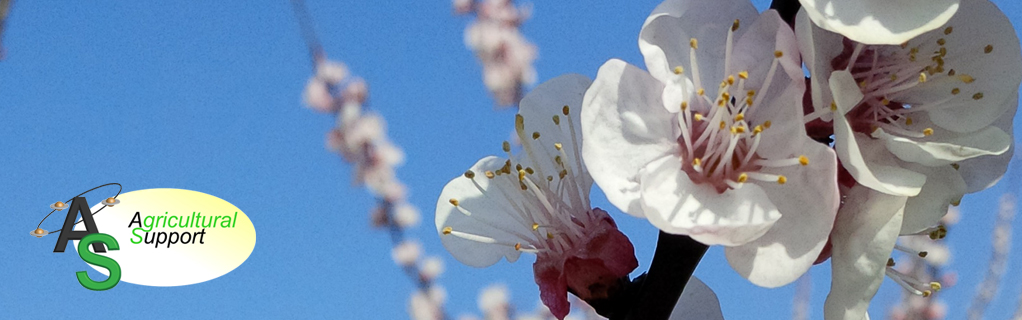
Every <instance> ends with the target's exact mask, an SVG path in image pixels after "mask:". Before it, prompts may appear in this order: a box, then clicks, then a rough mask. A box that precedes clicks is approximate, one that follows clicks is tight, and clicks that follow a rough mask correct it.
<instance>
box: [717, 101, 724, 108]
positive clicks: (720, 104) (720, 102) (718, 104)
mask: <svg viewBox="0 0 1022 320" xmlns="http://www.w3.org/2000/svg"><path fill="white" fill-rule="evenodd" d="M717 106H718V107H723V106H724V99H717Z"/></svg>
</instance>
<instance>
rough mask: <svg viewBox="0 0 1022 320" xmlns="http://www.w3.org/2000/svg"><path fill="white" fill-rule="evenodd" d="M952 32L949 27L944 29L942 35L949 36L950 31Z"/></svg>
mask: <svg viewBox="0 0 1022 320" xmlns="http://www.w3.org/2000/svg"><path fill="white" fill-rule="evenodd" d="M952 30H953V29H952V28H951V27H947V28H944V35H949V34H951V31H952Z"/></svg>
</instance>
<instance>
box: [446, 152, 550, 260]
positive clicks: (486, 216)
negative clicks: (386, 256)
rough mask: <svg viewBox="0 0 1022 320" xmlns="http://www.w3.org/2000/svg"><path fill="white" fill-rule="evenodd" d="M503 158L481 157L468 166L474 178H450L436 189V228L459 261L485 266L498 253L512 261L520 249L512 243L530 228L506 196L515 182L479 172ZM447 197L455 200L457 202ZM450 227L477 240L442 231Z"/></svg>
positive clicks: (497, 166)
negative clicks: (438, 189) (449, 180)
mask: <svg viewBox="0 0 1022 320" xmlns="http://www.w3.org/2000/svg"><path fill="white" fill-rule="evenodd" d="M504 161H505V160H504V159H502V158H498V157H493V156H490V157H486V158H483V159H481V160H479V162H476V164H475V165H473V166H472V168H471V169H470V170H471V171H472V172H474V173H476V174H475V177H474V178H471V179H470V178H467V177H465V176H460V177H457V178H454V180H451V182H448V183H447V185H446V186H444V189H443V191H441V192H440V200H438V201H437V208H436V230H437V233H438V234H440V242H441V243H443V245H444V248H447V251H448V252H450V253H451V255H453V256H454V258H455V259H458V261H461V263H464V264H467V265H470V266H473V267H486V266H490V265H492V264H494V263H497V261H500V258H501V257H505V258H507V261H508V262H515V261H516V260H518V256H519V255H521V252H519V251H518V250H515V248H514V244H515V243H519V242H523V240H522V239H523V238H527V237H528V235H529V234H530V232H532V229H531V227H532V226H531V223H526V222H523V221H521V220H520V219H521V218H520V217H519V215H518V214H516V213H515V212H514V210H515V209H514V208H515V207H517V204H515V203H513V202H512V201H511V199H509V198H508V197H509V196H515V195H518V194H519V192H520V190H519V186H518V185H516V184H513V183H511V180H512V179H488V178H486V177H485V176H484V175H483V172H486V171H496V170H499V169H500V168H501V167H503V166H504ZM451 199H455V200H457V202H458V203H457V205H454V204H452V203H451ZM447 228H450V229H447ZM451 231H453V232H459V233H468V234H471V235H476V236H479V237H480V238H479V240H480V241H474V240H470V239H466V238H465V237H461V236H458V235H457V234H454V233H451V234H445V233H450V232H451ZM485 239H490V240H488V241H487V240H485Z"/></svg>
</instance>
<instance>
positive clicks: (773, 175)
mask: <svg viewBox="0 0 1022 320" xmlns="http://www.w3.org/2000/svg"><path fill="white" fill-rule="evenodd" d="M639 49H640V50H641V51H642V53H643V55H644V57H645V60H646V66H647V68H648V69H649V73H647V72H645V71H642V70H639V69H638V68H635V67H633V66H630V65H627V64H626V63H624V62H622V61H619V60H611V61H608V62H607V63H605V64H604V65H603V67H601V68H600V71H599V73H598V75H597V78H596V80H595V82H594V83H593V85H592V87H591V88H590V89H589V91H588V92H587V93H586V97H585V101H584V102H583V110H582V131H583V136H584V137H585V139H584V140H583V148H582V149H583V150H582V151H583V153H582V154H583V158H584V159H585V162H586V164H587V166H588V168H589V171H590V172H591V173H592V175H593V178H594V179H595V181H596V182H597V184H599V185H600V188H601V189H603V191H604V193H606V194H607V198H608V199H609V200H610V201H611V203H613V204H614V205H615V206H617V207H618V208H620V209H621V210H623V211H626V212H628V213H629V214H632V215H635V216H638V217H646V218H648V219H649V221H650V222H651V223H653V224H654V225H656V226H657V227H658V228H660V229H661V230H664V231H666V232H670V233H675V234H686V235H689V236H691V237H692V238H694V239H696V240H698V241H700V242H703V243H705V244H711V245H713V244H720V245H725V246H728V248H727V249H726V254H727V258H728V261H729V262H730V263H731V266H732V267H733V268H734V269H735V270H736V271H738V272H739V273H740V274H742V275H743V276H745V277H746V278H748V279H749V280H750V281H752V282H753V283H756V284H758V285H761V286H768V287H773V286H780V285H784V284H787V283H789V282H791V281H794V280H795V279H797V278H798V277H799V276H800V275H801V274H803V273H804V272H805V271H806V270H807V269H808V268H809V267H810V266H811V265H812V263H813V261H815V260H816V258H817V256H818V255H819V253H820V251H821V250H822V249H823V247H824V244H825V243H826V241H827V235H828V234H829V233H830V229H831V226H832V224H833V222H834V215H835V214H836V210H837V206H838V190H837V173H836V168H837V163H836V159H835V157H834V154H833V152H831V151H830V150H829V148H827V147H826V146H825V145H823V144H820V143H817V142H815V141H812V140H811V139H809V137H807V136H806V134H805V129H804V127H803V124H802V108H801V104H802V103H801V101H802V95H803V92H804V90H805V85H804V80H803V79H804V76H803V73H802V69H801V66H800V63H799V57H798V50H797V47H796V45H795V36H794V34H793V33H792V31H791V29H789V28H788V27H787V25H786V24H785V23H784V22H783V21H782V20H781V19H780V17H779V16H778V14H777V13H776V12H775V11H772V10H771V11H767V12H765V13H763V14H762V16H760V15H759V14H758V13H757V12H756V9H755V8H754V7H753V6H752V4H751V3H749V2H748V1H743V0H729V1H717V0H694V1H673V0H672V1H666V2H664V3H662V4H661V5H660V6H658V7H657V8H656V9H655V10H654V11H653V14H652V15H651V16H650V17H649V18H647V19H646V23H645V24H644V26H643V29H642V31H641V32H640V40H639ZM689 75H691V77H690V76H689Z"/></svg>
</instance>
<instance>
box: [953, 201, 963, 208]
mask: <svg viewBox="0 0 1022 320" xmlns="http://www.w3.org/2000/svg"><path fill="white" fill-rule="evenodd" d="M951 205H952V206H955V207H957V206H960V205H962V199H955V200H954V201H951Z"/></svg>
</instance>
